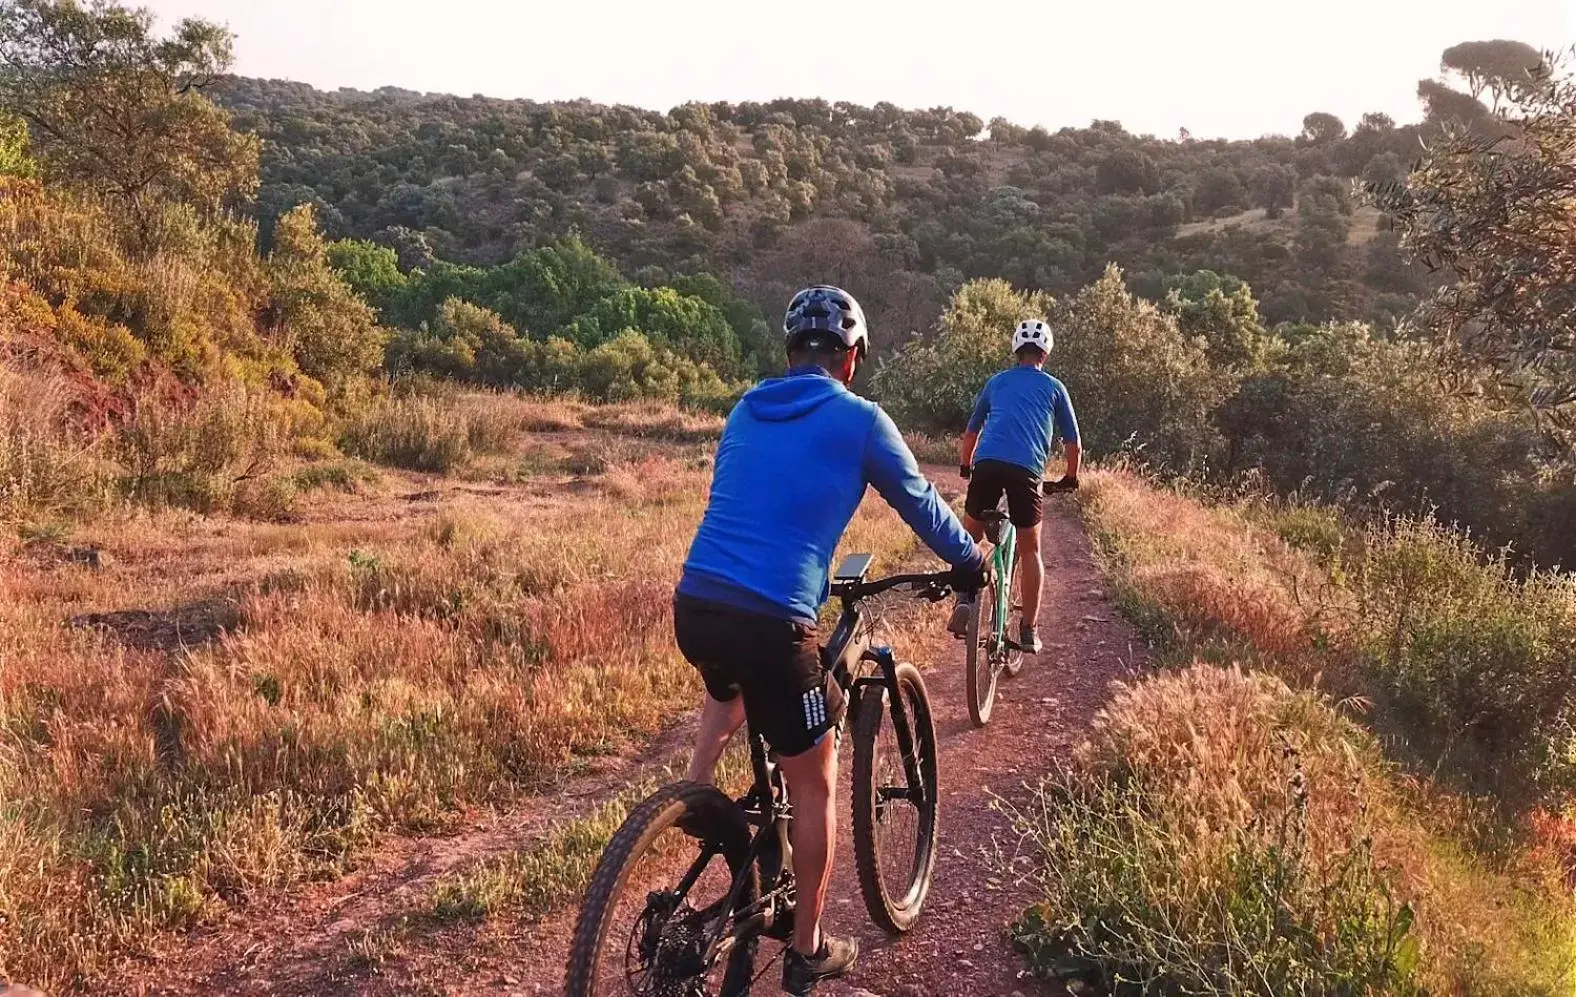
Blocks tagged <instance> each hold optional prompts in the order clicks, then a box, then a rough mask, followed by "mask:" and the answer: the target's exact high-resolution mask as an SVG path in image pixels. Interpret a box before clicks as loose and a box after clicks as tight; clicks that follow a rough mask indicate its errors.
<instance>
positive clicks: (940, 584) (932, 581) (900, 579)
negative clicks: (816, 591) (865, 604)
mask: <svg viewBox="0 0 1576 997" xmlns="http://www.w3.org/2000/svg"><path fill="white" fill-rule="evenodd" d="M951 578H952V572H950V571H932V572H928V573H925V574H913V575H888V576H887V577H885V578H877V579H876V580H875V581H873V582H838V583H834V584H833V585H832V594H833V595H837V596H841V597H842V598H844V599H847V600H849V601H850V602H855V601H858V600H860V599H868V598H869V597H870V596H873V595H880V594H881V593H882V592H888V591H891V590H892V589H895V588H902V587H903V586H905V585H908V586H912V587H913V589H914V590H915V591H916V592H919V593H920V594H921V595H924V596H926V597H930V598H945V597H946V595H947V593H949V592H951V591H952V582H951Z"/></svg>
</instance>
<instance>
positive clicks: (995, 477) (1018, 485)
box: [963, 460, 1045, 530]
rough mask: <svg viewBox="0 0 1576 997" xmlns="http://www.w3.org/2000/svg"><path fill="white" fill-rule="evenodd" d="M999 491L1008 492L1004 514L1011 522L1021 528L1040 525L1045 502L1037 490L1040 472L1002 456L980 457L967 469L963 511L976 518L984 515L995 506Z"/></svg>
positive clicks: (1000, 494)
mask: <svg viewBox="0 0 1576 997" xmlns="http://www.w3.org/2000/svg"><path fill="white" fill-rule="evenodd" d="M1002 495H1006V496H1007V518H1008V519H1009V520H1011V522H1012V525H1014V526H1016V527H1017V528H1018V529H1020V530H1023V529H1027V528H1029V527H1031V526H1037V525H1039V522H1040V519H1041V516H1042V514H1043V511H1044V503H1045V496H1044V495H1043V494H1042V493H1041V491H1040V476H1039V475H1038V474H1034V473H1032V472H1031V471H1030V470H1029V469H1028V468H1026V467H1019V466H1018V465H1017V464H1009V463H1007V462H1006V461H1003V460H982V461H979V462H977V463H976V464H975V465H974V469H973V470H972V471H971V472H970V473H969V491H968V495H966V496H965V497H964V499H963V511H964V512H966V513H968V514H969V515H970V516H973V517H974V518H975V519H983V518H985V514H986V513H987V512H990V511H991V510H992V509H994V508H996V503H998V502H1000V501H1001V497H1002Z"/></svg>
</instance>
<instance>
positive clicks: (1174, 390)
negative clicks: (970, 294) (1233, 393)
mask: <svg viewBox="0 0 1576 997" xmlns="http://www.w3.org/2000/svg"><path fill="white" fill-rule="evenodd" d="M1050 320H1051V324H1052V326H1053V327H1054V329H1055V330H1056V348H1055V350H1053V351H1052V353H1051V359H1050V363H1049V365H1048V367H1047V369H1049V370H1051V371H1052V372H1053V373H1055V374H1056V375H1057V376H1058V377H1060V378H1061V379H1062V380H1063V381H1064V382H1065V383H1066V384H1067V388H1068V390H1069V392H1071V394H1072V396H1073V401H1074V404H1075V406H1076V408H1077V411H1078V427H1079V429H1080V431H1081V433H1082V436H1083V437H1084V448H1085V450H1087V451H1089V452H1090V453H1094V454H1100V453H1112V452H1115V451H1118V450H1124V449H1126V450H1134V451H1137V452H1139V453H1141V454H1143V455H1145V456H1147V457H1148V458H1149V459H1150V460H1151V461H1153V462H1155V463H1156V464H1159V465H1162V466H1167V467H1171V468H1188V467H1195V466H1200V465H1203V464H1206V463H1207V462H1208V461H1209V459H1210V457H1211V456H1212V455H1213V454H1215V453H1216V452H1218V450H1219V439H1218V435H1217V433H1216V431H1215V429H1214V426H1213V424H1212V422H1211V418H1210V417H1211V413H1212V412H1213V410H1214V409H1215V407H1216V405H1218V404H1219V402H1220V401H1221V399H1222V397H1223V396H1224V394H1225V389H1226V383H1225V381H1224V379H1223V378H1222V377H1221V376H1219V375H1217V374H1216V373H1215V372H1214V371H1213V370H1211V368H1210V365H1209V360H1208V358H1207V355H1206V351H1205V346H1204V343H1203V342H1202V341H1200V340H1197V339H1193V338H1190V337H1189V336H1187V335H1186V334H1184V333H1183V332H1182V330H1181V328H1179V326H1178V325H1177V322H1176V320H1175V318H1173V317H1172V316H1171V315H1168V314H1166V313H1165V312H1162V311H1161V310H1160V309H1158V308H1157V307H1155V306H1154V305H1153V304H1151V303H1150V302H1147V301H1144V300H1142V299H1140V298H1136V297H1134V296H1133V295H1132V294H1131V293H1130V292H1129V291H1128V290H1127V286H1126V283H1125V280H1124V278H1123V275H1122V271H1121V270H1120V269H1119V268H1117V267H1116V266H1115V265H1112V266H1110V267H1107V268H1106V271H1105V273H1104V275H1103V276H1101V277H1100V279H1099V280H1097V281H1095V282H1094V283H1093V284H1090V285H1089V286H1087V287H1085V288H1084V289H1083V290H1081V291H1079V292H1078V293H1077V294H1075V295H1073V296H1072V297H1069V298H1065V299H1063V300H1062V301H1060V302H1059V303H1058V304H1057V306H1056V308H1055V309H1054V310H1053V311H1052V314H1051V316H1050Z"/></svg>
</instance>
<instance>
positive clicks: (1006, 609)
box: [985, 519, 1018, 651]
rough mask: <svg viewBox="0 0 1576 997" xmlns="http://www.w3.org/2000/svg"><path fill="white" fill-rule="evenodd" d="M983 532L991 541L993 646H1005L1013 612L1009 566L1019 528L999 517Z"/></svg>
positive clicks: (1016, 548) (1011, 562)
mask: <svg viewBox="0 0 1576 997" xmlns="http://www.w3.org/2000/svg"><path fill="white" fill-rule="evenodd" d="M985 535H986V537H987V538H989V540H990V542H991V547H992V549H991V571H992V573H993V574H994V575H995V577H996V586H995V591H996V617H995V619H994V620H992V633H991V636H992V637H994V638H995V648H996V649H997V650H998V651H1000V650H1004V649H1005V648H1006V647H1007V615H1008V614H1009V613H1010V612H1012V582H1013V578H1012V569H1013V564H1014V560H1013V559H1014V558H1015V557H1016V556H1017V553H1018V530H1017V528H1016V527H1015V526H1013V525H1012V523H1011V522H1009V521H1008V520H1006V519H998V520H997V521H995V522H994V523H991V524H990V525H989V526H987V527H986V530H985Z"/></svg>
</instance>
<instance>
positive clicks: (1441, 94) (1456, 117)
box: [1417, 80, 1489, 125]
mask: <svg viewBox="0 0 1576 997" xmlns="http://www.w3.org/2000/svg"><path fill="white" fill-rule="evenodd" d="M1417 97H1418V99H1419V100H1421V101H1422V102H1423V108H1424V113H1425V115H1426V116H1427V118H1428V120H1429V121H1430V122H1431V123H1433V124H1435V125H1451V124H1455V125H1476V124H1479V123H1481V122H1484V121H1487V120H1488V117H1489V110H1488V108H1487V107H1485V106H1484V105H1483V103H1482V101H1480V100H1478V99H1477V98H1476V97H1473V96H1472V95H1471V94H1465V93H1462V92H1460V91H1459V90H1452V89H1451V88H1450V87H1448V86H1446V85H1445V84H1443V83H1440V82H1439V81H1438V80H1420V81H1419V82H1418V84H1417Z"/></svg>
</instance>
